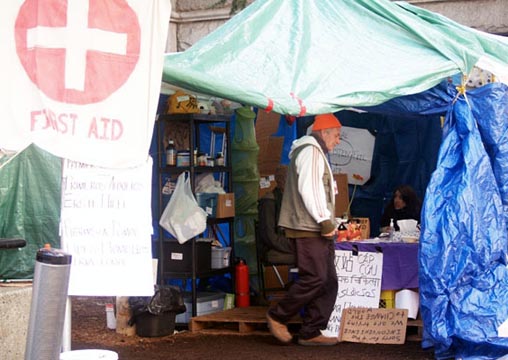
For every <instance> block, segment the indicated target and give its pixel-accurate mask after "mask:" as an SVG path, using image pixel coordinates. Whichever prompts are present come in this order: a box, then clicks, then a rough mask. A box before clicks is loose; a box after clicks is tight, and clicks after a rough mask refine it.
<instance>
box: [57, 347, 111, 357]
mask: <svg viewBox="0 0 508 360" xmlns="http://www.w3.org/2000/svg"><path fill="white" fill-rule="evenodd" d="M60 360H118V354H117V353H116V352H114V351H110V350H95V349H87V350H72V351H65V352H63V353H60Z"/></svg>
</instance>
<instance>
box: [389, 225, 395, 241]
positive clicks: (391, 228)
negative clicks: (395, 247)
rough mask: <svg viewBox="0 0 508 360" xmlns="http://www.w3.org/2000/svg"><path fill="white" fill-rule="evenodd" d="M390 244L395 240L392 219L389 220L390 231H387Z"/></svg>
mask: <svg viewBox="0 0 508 360" xmlns="http://www.w3.org/2000/svg"><path fill="white" fill-rule="evenodd" d="M388 234H389V239H390V242H392V241H394V240H395V226H394V225H393V219H390V229H389V230H388Z"/></svg>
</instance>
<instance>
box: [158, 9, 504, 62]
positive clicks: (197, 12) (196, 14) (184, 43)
mask: <svg viewBox="0 0 508 360" xmlns="http://www.w3.org/2000/svg"><path fill="white" fill-rule="evenodd" d="M171 1H172V13H171V20H170V31H169V33H170V35H169V37H168V44H167V49H166V50H167V51H168V52H174V51H184V50H186V49H188V48H189V47H190V46H192V44H194V43H195V42H196V41H198V40H199V39H201V38H202V37H204V36H205V35H207V34H209V33H210V32H212V31H213V30H215V29H216V28H217V27H219V26H221V25H222V24H224V23H225V22H226V21H227V20H229V19H230V18H231V16H232V15H231V9H232V6H233V5H240V6H241V5H242V4H244V3H245V4H250V3H252V1H253V0H171ZM408 2H409V3H411V4H413V5H416V6H420V7H422V8H425V9H428V10H431V11H434V12H437V13H439V14H442V15H444V16H446V17H449V18H450V19H452V20H455V21H457V22H458V23H460V24H463V25H466V26H469V27H473V28H475V29H478V30H482V31H487V32H490V33H495V34H506V35H508V4H507V2H508V1H507V0H409V1H408Z"/></svg>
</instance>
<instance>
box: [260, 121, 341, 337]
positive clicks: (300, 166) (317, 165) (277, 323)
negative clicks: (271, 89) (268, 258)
mask: <svg viewBox="0 0 508 360" xmlns="http://www.w3.org/2000/svg"><path fill="white" fill-rule="evenodd" d="M340 128H341V124H340V122H339V120H338V119H337V118H336V117H335V116H334V115H333V114H322V115H317V116H316V117H315V120H314V124H313V125H312V133H311V134H310V135H306V136H303V137H301V138H299V139H297V140H295V141H294V142H293V144H292V146H291V151H290V153H289V158H290V164H289V168H288V176H287V182H286V189H285V191H284V195H283V198H282V206H281V212H280V217H279V226H281V227H283V228H284V230H285V234H286V236H287V237H288V238H291V239H294V241H295V244H296V259H297V261H296V262H297V264H296V265H297V266H298V281H296V282H295V283H294V284H293V286H291V287H290V288H289V290H288V292H287V294H286V296H285V297H284V298H283V299H282V300H280V301H279V302H278V304H277V305H275V306H274V307H272V308H270V309H269V310H268V313H267V315H266V317H267V321H268V327H269V328H270V331H271V333H272V334H273V335H274V336H275V337H276V338H277V339H278V340H279V341H281V342H283V343H289V342H291V340H292V335H291V334H290V333H289V331H288V329H287V326H286V324H287V322H288V321H289V320H290V319H291V318H292V317H293V316H295V315H296V314H298V313H299V312H300V310H301V309H302V308H303V309H304V315H303V319H302V320H303V323H302V327H301V329H300V333H299V337H298V343H299V344H300V345H335V344H337V338H335V337H334V338H331V337H326V336H324V335H323V334H322V332H321V331H322V330H325V329H326V326H327V324H328V319H329V318H330V314H331V313H332V310H333V306H334V304H335V299H336V297H337V273H336V270H335V265H334V254H335V241H334V237H335V236H336V234H337V224H336V222H335V212H334V210H335V195H336V192H337V190H336V189H337V187H336V185H335V182H334V180H333V174H332V170H331V168H330V164H329V163H328V158H327V154H328V152H330V151H332V150H333V148H334V147H335V146H336V145H337V144H338V143H339V141H340Z"/></svg>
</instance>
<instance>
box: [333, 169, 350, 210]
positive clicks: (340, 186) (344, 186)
mask: <svg viewBox="0 0 508 360" xmlns="http://www.w3.org/2000/svg"><path fill="white" fill-rule="evenodd" d="M333 178H334V180H335V183H336V184H337V190H338V192H339V193H338V194H337V195H336V196H335V217H342V216H343V215H344V213H347V214H348V216H349V211H348V207H349V187H348V180H347V174H333Z"/></svg>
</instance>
